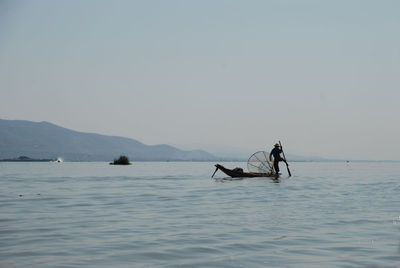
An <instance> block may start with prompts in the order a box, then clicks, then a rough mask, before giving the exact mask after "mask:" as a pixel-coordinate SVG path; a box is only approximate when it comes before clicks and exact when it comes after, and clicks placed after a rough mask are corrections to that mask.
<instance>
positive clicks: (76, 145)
mask: <svg viewBox="0 0 400 268" xmlns="http://www.w3.org/2000/svg"><path fill="white" fill-rule="evenodd" d="M21 155H24V156H28V157H32V158H52V159H54V158H57V157H61V158H63V159H64V160H66V161H111V160H113V159H114V158H117V157H119V156H120V155H126V156H128V157H129V159H130V160H131V161H214V160H217V158H216V157H215V156H214V155H212V154H210V153H208V152H206V151H203V150H190V151H185V150H180V149H177V148H175V147H172V146H169V145H166V144H160V145H146V144H143V143H141V142H139V141H137V140H134V139H129V138H123V137H117V136H105V135H100V134H93V133H83V132H78V131H73V130H69V129H66V128H63V127H60V126H56V125H54V124H51V123H48V122H39V123H38V122H31V121H23V120H2V119H0V158H15V157H18V156H21Z"/></svg>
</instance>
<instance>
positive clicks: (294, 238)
mask: <svg viewBox="0 0 400 268" xmlns="http://www.w3.org/2000/svg"><path fill="white" fill-rule="evenodd" d="M213 164H214V163H206V162H200V163H197V162H194V163H193V162H144V163H143V162H141V163H133V165H131V166H110V165H108V164H107V163H67V162H64V163H0V267H382V266H384V267H399V265H400V232H399V231H400V209H399V208H400V195H399V193H400V175H399V174H400V164H399V163H384V162H382V163H381V162H379V163H352V162H350V163H292V164H291V166H290V167H291V171H292V174H293V176H292V177H291V178H287V174H286V173H285V169H284V166H283V165H282V166H281V167H282V171H283V172H284V174H283V175H282V176H281V178H280V180H279V181H274V180H271V179H268V178H250V179H241V180H229V179H227V178H225V175H224V174H223V173H221V172H220V171H219V172H217V174H216V177H217V178H216V179H211V178H210V176H211V175H212V173H213V172H214V166H213ZM222 164H224V165H225V166H226V167H229V168H234V167H236V166H240V167H243V168H245V167H246V164H245V163H222Z"/></svg>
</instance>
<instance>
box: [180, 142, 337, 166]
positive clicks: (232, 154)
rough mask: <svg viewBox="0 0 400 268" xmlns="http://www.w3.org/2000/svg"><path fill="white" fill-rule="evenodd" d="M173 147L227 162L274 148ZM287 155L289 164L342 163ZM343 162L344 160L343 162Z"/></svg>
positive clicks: (317, 157)
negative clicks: (199, 151) (199, 149)
mask: <svg viewBox="0 0 400 268" xmlns="http://www.w3.org/2000/svg"><path fill="white" fill-rule="evenodd" d="M172 145H173V146H175V147H177V148H179V149H182V150H193V149H195V148H202V149H204V150H206V151H207V152H209V153H211V154H213V155H215V156H217V157H218V158H221V159H224V160H226V161H247V160H248V159H249V157H250V156H251V155H252V154H253V153H255V152H257V151H267V153H269V152H270V150H271V149H272V146H271V147H270V148H258V149H257V148H253V149H248V148H247V149H245V148H240V147H237V146H228V145H219V144H200V143H193V144H172ZM285 155H286V157H287V159H288V161H289V162H310V161H312V162H326V161H340V160H332V159H326V158H323V157H319V156H304V155H297V154H290V153H287V152H286V151H285ZM341 161H343V160H341Z"/></svg>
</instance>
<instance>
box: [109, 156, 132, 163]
mask: <svg viewBox="0 0 400 268" xmlns="http://www.w3.org/2000/svg"><path fill="white" fill-rule="evenodd" d="M130 164H131V163H130V162H129V158H128V157H126V156H125V155H121V156H120V157H119V158H118V159H114V162H113V163H110V165H130Z"/></svg>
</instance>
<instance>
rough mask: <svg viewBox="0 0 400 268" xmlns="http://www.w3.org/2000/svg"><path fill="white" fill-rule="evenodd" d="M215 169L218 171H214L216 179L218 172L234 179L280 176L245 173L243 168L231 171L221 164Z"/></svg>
mask: <svg viewBox="0 0 400 268" xmlns="http://www.w3.org/2000/svg"><path fill="white" fill-rule="evenodd" d="M215 167H216V169H215V171H214V174H213V175H212V176H211V177H214V175H215V173H216V172H217V171H218V170H221V171H222V172H224V173H225V174H226V175H228V176H229V177H232V178H254V177H276V176H279V175H277V174H273V173H256V172H244V171H243V169H241V168H235V169H229V168H226V167H224V166H223V165H220V164H216V165H215Z"/></svg>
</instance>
